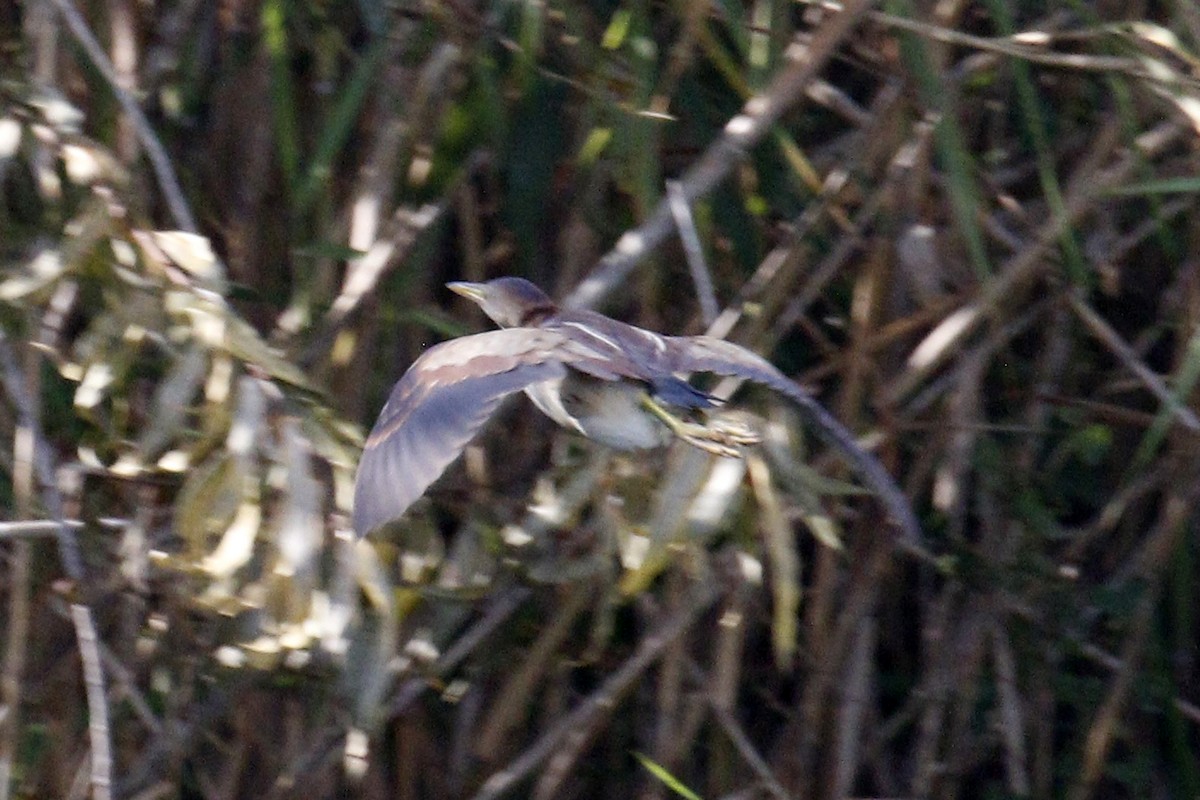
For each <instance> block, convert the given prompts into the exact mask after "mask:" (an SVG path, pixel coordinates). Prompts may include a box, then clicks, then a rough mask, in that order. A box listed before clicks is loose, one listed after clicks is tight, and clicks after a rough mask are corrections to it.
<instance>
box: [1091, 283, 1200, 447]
mask: <svg viewBox="0 0 1200 800" xmlns="http://www.w3.org/2000/svg"><path fill="white" fill-rule="evenodd" d="M1067 304H1068V305H1070V307H1071V310H1072V311H1074V312H1075V316H1077V317H1079V320H1080V321H1081V322H1082V323H1083V324H1084V325H1085V326H1086V327H1087V329H1088V331H1089V332H1091V334H1092V336H1094V337H1096V339H1098V340H1099V341H1100V343H1101V344H1103V345H1104V346H1105V347H1106V348H1108V351H1109V352H1110V353H1112V354H1113V355H1114V356H1116V358H1117V360H1118V361H1120V362H1121V364H1122V365H1123V366H1124V367H1125V369H1127V370H1129V371H1130V372H1132V373H1133V375H1134V376H1135V377H1136V378H1137V379H1138V380H1139V381H1141V382H1142V385H1143V386H1145V387H1146V389H1147V390H1148V391H1149V392H1150V394H1152V395H1154V396H1155V398H1157V399H1158V401H1159V402H1160V403H1162V404H1163V405H1164V406H1166V408H1167V409H1168V410H1169V411H1170V413H1171V415H1172V416H1173V417H1175V418H1176V419H1177V420H1179V422H1180V423H1182V424H1183V426H1184V427H1185V428H1187V429H1188V430H1191V431H1200V418H1198V417H1197V416H1196V414H1195V413H1194V412H1193V411H1192V410H1191V409H1190V408H1188V407H1187V406H1185V405H1182V404H1181V403H1180V402H1179V401H1178V399H1176V398H1175V396H1174V395H1173V394H1172V393H1171V389H1170V387H1168V386H1167V384H1166V383H1165V382H1164V381H1163V379H1162V378H1160V377H1159V376H1158V374H1157V373H1156V372H1154V370H1152V369H1150V368H1149V367H1148V366H1146V365H1145V364H1144V363H1143V362H1142V360H1141V359H1140V358H1138V356H1137V353H1135V352H1133V348H1132V347H1130V346H1129V344H1128V343H1126V341H1125V340H1124V339H1122V338H1121V335H1120V334H1119V333H1117V332H1116V330H1114V329H1113V327H1112V326H1111V325H1109V324H1108V323H1107V322H1105V321H1104V318H1103V317H1101V316H1100V315H1099V314H1097V313H1096V312H1095V311H1094V310H1093V309H1092V307H1091V306H1089V305H1088V304H1087V303H1085V302H1084V301H1083V298H1081V297H1080V296H1079V294H1078V293H1077V292H1070V293H1068V294H1067Z"/></svg>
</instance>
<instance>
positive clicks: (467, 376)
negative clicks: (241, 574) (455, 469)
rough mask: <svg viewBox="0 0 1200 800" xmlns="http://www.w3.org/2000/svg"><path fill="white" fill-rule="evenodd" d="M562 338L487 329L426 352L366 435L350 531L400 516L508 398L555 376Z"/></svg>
mask: <svg viewBox="0 0 1200 800" xmlns="http://www.w3.org/2000/svg"><path fill="white" fill-rule="evenodd" d="M561 345H562V337H561V336H559V335H557V334H555V333H553V332H550V331H540V330H533V329H528V328H524V329H521V328H514V329H508V330H498V331H489V332H487V333H479V334H475V335H474V336H464V337H461V338H459V339H452V340H450V341H448V342H443V343H442V344H439V345H437V346H435V347H432V348H430V349H429V350H426V351H425V352H424V353H423V354H422V355H421V357H420V358H418V359H417V360H416V361H415V362H413V365H412V366H411V367H409V369H408V371H407V372H405V373H404V376H403V377H401V378H400V380H399V381H398V382H397V383H396V386H395V387H394V388H393V389H392V393H391V395H390V397H389V398H388V401H387V405H385V406H384V407H383V411H382V412H380V414H379V419H378V420H377V421H376V423H375V427H374V428H373V429H372V430H371V435H370V436H368V437H367V443H366V447H365V448H364V450H363V454H362V459H361V460H360V461H359V464H358V474H357V476H356V477H355V484H354V530H355V531H356V532H357V533H358V535H359V536H365V535H366V534H367V533H368V532H369V531H371V530H372V529H373V528H375V527H377V526H379V525H382V524H383V523H385V522H389V521H391V520H394V519H397V518H399V517H400V516H401V515H402V514H403V513H404V512H405V510H406V509H407V508H408V507H409V505H411V504H412V503H413V502H414V501H416V500H417V498H419V497H420V496H421V495H422V494H423V493H424V492H425V490H426V489H427V488H429V485H430V484H431V483H433V482H434V481H435V480H437V478H438V476H440V475H441V474H442V472H443V471H444V470H445V469H446V467H448V466H449V465H450V463H451V462H452V461H454V459H456V458H458V456H459V455H460V454H461V453H462V451H463V449H464V448H465V447H466V446H467V444H468V443H469V442H470V441H471V440H472V439H473V438H474V437H475V435H476V434H477V433H479V429H480V428H482V427H483V425H484V424H485V423H486V422H487V420H488V418H489V417H491V415H492V414H493V413H494V412H495V411H496V409H497V408H498V407H499V406H500V403H501V402H502V401H503V400H504V398H505V397H507V396H508V395H510V394H512V393H514V392H518V391H521V390H522V389H524V388H526V387H527V386H530V385H532V384H534V383H538V382H539V381H545V380H551V379H553V378H557V377H561V376H562V375H563V374H564V371H565V367H564V366H563V364H562V362H561V361H560V360H559V359H558V358H557V357H556V355H555V353H556V350H557V349H558V348H560V347H561Z"/></svg>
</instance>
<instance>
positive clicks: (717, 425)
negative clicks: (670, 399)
mask: <svg viewBox="0 0 1200 800" xmlns="http://www.w3.org/2000/svg"><path fill="white" fill-rule="evenodd" d="M642 406H643V407H644V408H645V409H646V410H647V411H649V412H650V413H651V414H653V415H654V416H656V417H658V418H659V419H660V420H661V421H662V423H663V424H664V425H666V426H667V427H668V428H669V429H670V430H671V433H673V434H675V435H676V436H678V437H679V438H680V439H682V440H684V441H685V442H687V443H688V444H690V445H692V446H693V447H699V448H700V449H701V450H704V451H706V452H709V453H712V454H714V455H718V456H723V457H725V458H736V457H737V456H738V455H739V452H738V447H739V446H741V445H748V444H758V443H759V442H760V441H762V437H760V436H759V435H758V434H757V433H755V432H754V431H753V430H751V429H750V428H749V427H748V426H746V425H743V424H740V423H738V422H734V421H733V420H715V421H713V422H712V423H711V424H707V425H703V424H700V423H698V422H688V421H687V420H682V419H680V418H679V417H677V416H675V415H674V414H672V413H671V412H670V411H667V410H666V409H665V408H663V407H662V406H661V405H659V403H658V402H656V401H655V399H654V398H653V397H651V396H650V395H644V396H643V397H642Z"/></svg>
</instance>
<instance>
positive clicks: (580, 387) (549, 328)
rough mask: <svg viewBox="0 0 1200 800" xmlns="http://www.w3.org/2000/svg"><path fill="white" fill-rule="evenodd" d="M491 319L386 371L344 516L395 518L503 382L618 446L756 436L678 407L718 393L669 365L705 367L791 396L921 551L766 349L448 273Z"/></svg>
mask: <svg viewBox="0 0 1200 800" xmlns="http://www.w3.org/2000/svg"><path fill="white" fill-rule="evenodd" d="M447 285H448V287H449V288H450V289H451V290H452V291H454V292H456V293H457V294H460V295H463V296H464V297H467V298H469V299H471V300H473V301H474V302H476V303H477V304H478V305H479V306H480V308H481V309H482V310H483V312H484V313H485V314H486V315H487V316H488V317H490V318H491V319H492V321H494V322H495V323H496V324H497V325H499V326H500V330H494V331H489V332H486V333H478V334H474V335H472V336H463V337H460V338H457V339H451V340H449V341H446V342H443V343H441V344H439V345H436V346H434V347H431V348H430V349H429V350H426V351H425V352H424V353H423V354H422V355H421V357H420V358H418V359H417V360H416V361H415V362H413V364H412V366H411V367H409V369H408V371H407V372H405V373H404V375H403V377H401V378H400V380H399V381H398V382H397V383H396V385H395V387H394V388H393V389H392V392H391V395H390V396H389V398H388V401H387V404H386V405H385V406H384V407H383V411H381V412H380V414H379V419H378V420H377V421H376V422H375V426H374V428H373V429H372V430H371V433H370V435H369V436H368V437H367V442H366V447H365V448H364V450H363V455H362V459H361V461H360V462H359V465H358V474H357V476H356V478H355V488H354V529H355V531H356V532H357V534H358V535H359V536H365V535H366V534H367V533H369V532H370V531H371V530H373V529H374V528H376V527H378V526H380V525H382V524H384V523H387V522H390V521H392V520H395V519H398V518H399V517H400V516H401V515H403V514H404V512H405V510H406V509H407V508H408V507H409V505H411V504H412V503H413V502H414V501H416V500H417V499H418V498H419V497H420V496H421V495H422V494H424V492H425V490H426V489H427V488H428V487H429V485H430V484H431V483H433V482H434V481H435V480H437V478H438V476H440V475H441V474H442V472H443V471H444V470H445V469H446V467H448V466H449V465H450V463H451V462H453V461H454V460H455V459H456V458H458V456H459V455H460V454H461V453H462V451H463V450H464V449H465V448H466V446H467V444H468V443H469V442H470V441H471V440H472V439H473V438H474V437H475V436H476V434H477V433H478V432H479V430H480V429H481V428H482V427H483V426H484V424H485V423H486V422H487V420H488V418H489V417H491V415H492V414H493V413H494V412H495V411H496V409H497V408H498V407H499V406H500V404H501V402H502V401H503V400H504V399H505V398H506V397H508V396H509V395H511V394H514V393H516V392H520V391H523V392H525V394H526V395H527V396H528V397H529V398H530V400H532V401H533V403H534V405H536V406H537V407H538V409H540V410H541V411H542V412H543V413H544V414H546V415H547V416H548V417H550V418H551V419H553V420H554V421H555V422H557V423H558V424H559V425H562V426H563V427H565V428H568V429H570V430H574V431H576V432H578V433H580V434H582V435H584V436H586V437H588V438H590V439H593V440H595V441H598V442H600V443H602V444H605V445H608V446H610V447H613V448H615V449H618V450H637V449H647V448H652V447H660V446H663V445H665V444H667V443H668V442H670V440H671V439H672V438H680V439H683V440H684V441H686V442H688V443H689V444H692V445H695V446H697V447H701V448H703V449H705V450H707V451H709V452H713V453H716V454H718V455H724V456H733V455H736V454H737V452H738V448H739V447H741V446H743V445H746V444H752V443H754V442H755V441H757V437H756V436H755V434H754V433H753V432H752V431H750V430H749V429H744V428H742V427H741V426H739V425H736V424H732V423H729V422H724V421H718V420H704V421H692V420H691V419H689V417H690V416H693V415H695V414H696V413H697V412H701V411H704V410H705V409H710V408H713V407H715V406H717V405H719V401H717V400H716V399H715V398H713V397H711V396H710V395H707V394H705V393H704V392H702V391H700V390H699V389H697V388H695V387H694V386H692V385H691V384H690V383H688V382H687V381H686V380H685V379H684V378H683V377H681V376H682V375H687V374H690V373H693V372H708V373H713V374H716V375H723V376H733V377H737V378H742V379H745V380H748V381H752V382H754V383H759V384H762V385H764V386H767V387H769V388H771V389H773V390H775V391H776V392H778V393H780V394H782V395H784V396H785V397H787V398H788V399H790V400H791V401H792V402H794V403H795V404H796V405H797V406H798V407H799V408H800V410H801V412H802V413H803V414H804V415H805V417H806V418H807V420H808V421H809V422H810V423H811V424H812V425H813V427H814V429H815V431H816V432H817V434H818V435H819V436H820V437H821V438H822V439H823V440H825V442H826V443H827V444H828V445H830V446H831V447H833V448H834V449H836V450H837V451H838V452H839V453H840V454H841V455H842V456H843V458H844V459H845V460H846V461H847V463H848V464H849V465H850V466H851V467H852V468H853V469H854V471H855V472H857V473H858V475H859V477H860V478H862V480H863V481H864V482H865V483H866V485H867V486H868V487H869V488H870V489H872V490H873V491H874V492H875V493H876V494H877V495H878V496H879V498H880V499H881V501H882V502H883V505H884V507H885V508H886V509H887V512H888V515H889V517H890V518H891V521H892V522H893V523H894V524H895V525H896V526H897V527H898V528H899V530H900V532H901V534H902V536H901V539H900V541H901V542H902V543H903V544H904V545H905V546H906V548H907V549H914V550H916V551H918V552H924V548H923V545H922V542H921V529H920V525H919V524H918V523H917V520H916V518H915V516H914V515H913V511H912V507H911V506H910V504H909V502H908V499H907V498H906V497H905V495H904V493H903V492H902V491H901V490H900V488H899V487H898V486H897V485H896V483H895V481H894V480H893V479H892V477H891V475H890V474H889V473H888V472H887V470H886V469H885V468H884V467H883V465H882V464H880V463H879V462H878V461H877V460H876V459H875V458H874V457H873V456H872V455H870V454H869V453H867V452H866V451H865V450H863V449H862V448H861V447H860V446H859V445H858V444H857V442H856V441H855V439H854V436H853V434H851V433H850V432H849V431H848V430H846V428H845V427H843V426H842V424H841V423H840V422H838V421H837V419H836V418H834V417H833V415H831V414H830V413H829V412H828V411H826V410H825V409H824V407H822V406H821V405H820V404H819V403H818V402H817V401H816V400H814V399H813V398H812V397H811V396H810V395H809V394H808V393H807V392H805V391H804V390H803V389H801V388H800V387H799V386H798V385H797V384H796V383H794V382H793V381H792V380H790V379H789V378H788V377H787V376H785V375H784V374H783V373H782V372H780V371H779V370H778V369H776V368H775V366H774V365H772V364H771V363H770V362H769V361H767V360H766V359H764V358H762V357H761V356H758V355H756V354H754V353H752V352H750V351H749V350H747V349H745V348H744V347H740V346H738V345H735V344H733V343H731V342H727V341H724V340H723V339H716V338H713V337H710V336H662V335H660V334H657V333H654V332H652V331H648V330H645V329H643V328H638V327H635V326H633V325H628V324H626V323H623V322H618V321H617V320H614V319H611V318H609V317H606V316H604V315H602V314H598V313H596V312H594V311H587V310H570V309H561V308H559V307H558V306H557V305H556V304H555V303H554V301H553V300H551V299H550V297H549V296H547V295H546V293H545V292H543V291H542V290H541V289H539V288H538V287H537V286H535V285H534V284H532V283H530V282H529V281H527V280H524V279H523V278H512V277H508V278H497V279H495V280H491V281H488V282H486V283H468V282H455V283H450V284H447Z"/></svg>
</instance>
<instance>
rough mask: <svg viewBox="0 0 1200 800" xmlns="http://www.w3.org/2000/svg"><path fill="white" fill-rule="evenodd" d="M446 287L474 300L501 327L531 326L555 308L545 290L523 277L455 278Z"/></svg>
mask: <svg viewBox="0 0 1200 800" xmlns="http://www.w3.org/2000/svg"><path fill="white" fill-rule="evenodd" d="M446 287H447V288H448V289H450V291H452V292H454V293H455V294H461V295H462V296H463V297H466V298H468V299H469V300H473V301H474V302H475V303H477V304H478V305H479V307H480V308H481V309H483V313H484V314H487V315H488V317H489V318H491V320H492V321H493V322H495V323H496V324H497V325H499V326H500V327H501V328H518V327H529V326H534V325H537V324H539V323H540V322H541V321H542V320H544V319H545V318H546V317H548V316H550V315H552V314H554V313H555V312H557V311H558V306H556V305H555V304H554V301H553V300H551V299H550V297H549V296H548V295H547V294H546V293H545V292H543V291H542V290H541V289H539V288H538V287H536V286H534V285H533V284H532V283H530V282H529V281H527V280H525V279H524V278H496V279H495V280H490V281H487V282H485V283H471V282H469V281H455V282H453V283H447V284H446Z"/></svg>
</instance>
